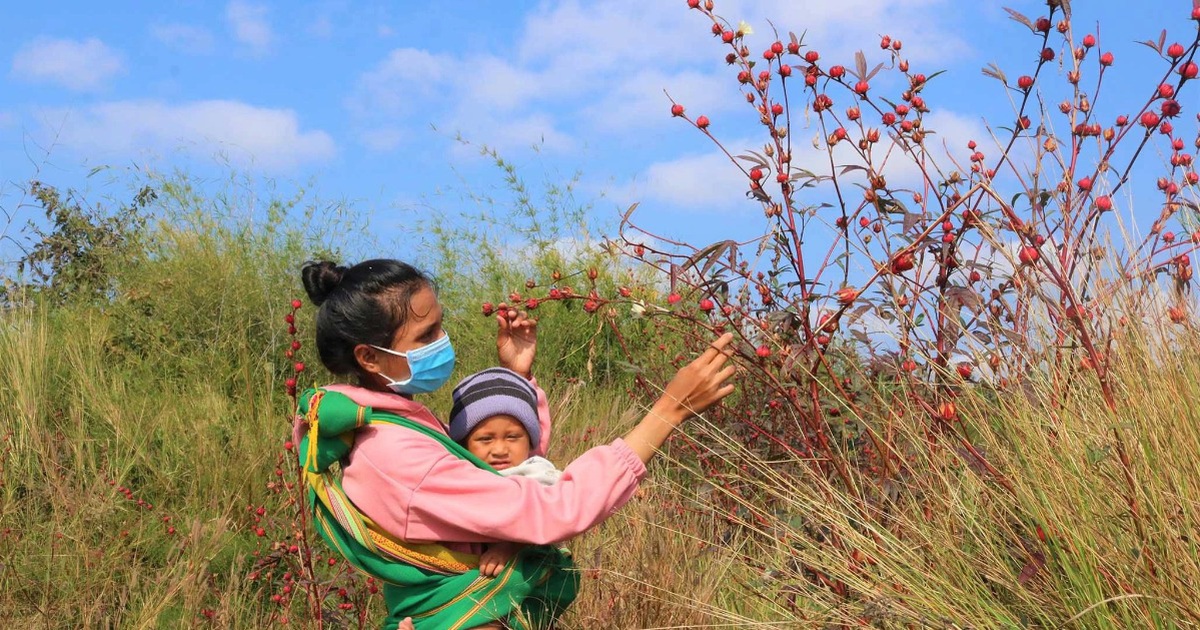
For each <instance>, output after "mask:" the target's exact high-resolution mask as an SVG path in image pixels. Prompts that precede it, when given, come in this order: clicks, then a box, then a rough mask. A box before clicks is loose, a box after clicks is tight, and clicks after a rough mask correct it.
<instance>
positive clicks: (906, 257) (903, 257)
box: [891, 252, 917, 273]
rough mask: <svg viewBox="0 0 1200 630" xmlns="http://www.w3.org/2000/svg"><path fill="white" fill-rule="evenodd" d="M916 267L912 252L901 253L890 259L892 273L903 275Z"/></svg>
mask: <svg viewBox="0 0 1200 630" xmlns="http://www.w3.org/2000/svg"><path fill="white" fill-rule="evenodd" d="M916 265H917V260H916V258H915V257H914V256H913V254H912V252H903V253H901V254H900V255H898V256H896V257H894V258H892V266H891V270H892V273H903V272H905V271H908V270H909V269H912V268H913V267H915V266H916Z"/></svg>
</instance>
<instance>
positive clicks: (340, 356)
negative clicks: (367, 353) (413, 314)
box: [300, 259, 437, 376]
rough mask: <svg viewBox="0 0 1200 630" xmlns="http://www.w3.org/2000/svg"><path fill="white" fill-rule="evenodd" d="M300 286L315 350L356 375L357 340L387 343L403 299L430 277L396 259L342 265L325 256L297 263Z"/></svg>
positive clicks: (403, 313) (401, 316) (332, 366)
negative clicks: (313, 319) (312, 323)
mask: <svg viewBox="0 0 1200 630" xmlns="http://www.w3.org/2000/svg"><path fill="white" fill-rule="evenodd" d="M300 278H301V280H302V281H303V282H304V291H305V292H307V293H308V297H309V300H311V301H312V303H313V304H314V305H315V306H318V307H320V308H319V309H318V310H317V334H316V337H317V339H316V341H317V352H318V353H319V354H320V356H321V363H323V364H324V365H325V367H326V368H328V369H329V371H330V372H332V373H334V374H338V375H350V374H358V375H360V376H361V375H362V369H361V366H359V364H358V360H357V359H356V358H355V356H354V348H355V346H357V345H359V344H364V343H365V344H370V345H376V346H383V347H385V348H386V347H388V346H390V345H391V344H392V336H393V335H394V334H395V332H396V330H398V329H399V328H400V327H401V326H403V325H404V323H405V321H407V320H408V313H409V310H410V309H409V301H410V300H411V299H412V296H413V294H414V293H416V292H417V291H419V290H420V289H422V288H424V287H429V288H431V289H433V290H435V291H436V290H437V285H436V284H435V283H434V281H433V278H432V277H430V276H429V275H428V274H426V273H425V272H423V271H421V270H419V269H417V268H416V267H413V266H412V265H410V264H408V263H405V262H401V261H399V260H390V259H375V260H366V261H363V262H360V263H358V264H357V265H354V266H353V267H344V266H341V265H338V264H337V263H334V262H330V261H327V260H323V261H309V262H306V263H304V266H303V267H301V268H300Z"/></svg>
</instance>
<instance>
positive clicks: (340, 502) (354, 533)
mask: <svg viewBox="0 0 1200 630" xmlns="http://www.w3.org/2000/svg"><path fill="white" fill-rule="evenodd" d="M324 394H325V392H324V391H321V390H318V391H317V392H316V393H315V394H314V396H313V397H312V399H311V402H310V403H309V404H310V406H309V410H308V413H307V414H306V416H305V420H306V421H307V422H308V444H309V449H308V453H307V455H306V458H305V466H304V477H305V480H306V481H307V482H308V487H309V489H310V490H311V491H312V496H313V497H315V498H316V500H318V501H320V502H321V504H322V505H324V506H325V511H322V510H318V509H315V508H316V506H315V505H313V506H312V507H313V508H314V509H313V514H314V517H315V518H316V519H317V520H318V521H320V522H319V525H320V526H322V527H325V528H328V527H331V526H334V523H330V522H327V516H326V513H327V514H329V515H332V516H333V519H334V520H335V521H336V524H337V526H340V528H341V530H342V531H344V532H345V533H346V534H348V535H349V536H350V537H351V538H353V539H354V541H355V542H357V543H358V544H360V545H362V546H363V548H365V549H367V550H369V551H371V552H372V553H375V554H377V555H380V556H384V557H388V558H392V559H394V560H398V561H400V562H404V563H407V564H410V565H413V566H416V567H418V568H422V569H426V570H428V571H433V572H435V573H441V574H444V575H453V574H457V573H465V572H467V571H470V570H471V569H475V568H478V567H479V556H477V555H474V554H468V553H459V552H456V551H451V550H450V549H447V548H446V547H444V546H442V545H439V544H436V543H410V542H405V541H402V540H400V539H398V538H396V537H394V536H392V535H391V534H388V533H387V532H386V531H384V530H383V528H381V527H379V525H378V524H376V523H375V522H374V521H372V520H371V519H370V517H368V516H367V515H366V514H363V513H362V512H360V511H359V510H358V508H357V507H356V506H355V505H354V503H353V502H352V501H350V498H349V497H347V496H346V493H345V491H343V490H342V484H341V482H340V481H339V480H338V478H337V476H336V475H335V474H333V473H332V472H329V471H325V472H317V471H318V469H319V466H318V465H317V460H316V451H317V449H316V444H317V443H318V440H320V439H322V438H321V436H320V427H319V424H320V414H319V413H318V409H319V407H320V403H321V399H322V398H323V397H324ZM381 415H383V414H381ZM386 415H387V416H388V418H387V421H389V422H392V423H396V424H408V422H407V421H404V419H403V418H399V417H397V416H392V415H391V414H386ZM362 420H363V418H362V411H361V408H360V411H359V418H358V420H357V422H356V425H358V426H362V424H363V422H362ZM326 439H336V438H326Z"/></svg>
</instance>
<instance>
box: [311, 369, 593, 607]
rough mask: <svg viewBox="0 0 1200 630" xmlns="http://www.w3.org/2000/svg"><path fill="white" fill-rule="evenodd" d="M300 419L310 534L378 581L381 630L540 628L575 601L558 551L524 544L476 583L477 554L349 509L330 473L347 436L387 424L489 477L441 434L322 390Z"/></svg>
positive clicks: (565, 557)
mask: <svg viewBox="0 0 1200 630" xmlns="http://www.w3.org/2000/svg"><path fill="white" fill-rule="evenodd" d="M300 413H301V414H303V415H304V417H305V419H306V420H307V422H308V433H307V435H305V436H304V437H302V438H301V440H300V448H299V449H298V456H299V460H300V466H301V467H302V468H303V470H304V477H305V481H306V482H307V484H308V493H307V494H308V509H309V511H310V513H311V514H312V516H313V523H314V526H315V527H316V529H317V531H318V532H319V533H320V534H321V537H322V538H324V539H325V541H326V542H327V543H329V545H330V546H332V547H333V548H334V549H336V550H337V551H338V553H340V554H341V555H342V556H344V557H345V558H346V559H347V560H348V561H349V562H350V563H351V564H352V565H354V566H355V567H356V568H358V569H359V570H360V571H363V572H364V573H366V574H367V575H371V576H373V577H375V579H377V580H379V581H381V582H382V583H383V595H384V602H385V603H386V605H387V610H388V616H387V620H386V621H385V622H384V628H395V627H396V625H397V624H398V623H400V621H401V620H403V619H404V618H405V617H412V619H413V624H414V625H415V626H416V628H417V630H459V629H466V628H474V627H475V626H480V625H484V624H487V623H489V622H494V621H496V620H503V621H504V622H505V623H506V624H508V626H509V627H511V628H514V629H517V630H533V629H535V628H545V627H548V626H549V625H550V624H551V623H553V621H554V620H555V619H556V618H557V617H558V615H559V614H560V613H562V611H563V610H565V609H566V607H567V606H568V605H570V603H571V602H572V601H574V599H575V595H576V593H577V592H578V589H579V573H578V572H577V571H575V567H574V564H573V563H572V562H571V558H570V556H569V554H567V553H566V552H565V551H563V550H560V549H557V548H555V547H552V546H530V547H527V548H526V549H525V550H523V551H522V552H521V553H519V554H517V555H516V556H515V557H514V558H513V559H512V561H510V562H509V563H508V565H506V566H505V567H504V569H503V570H502V571H501V572H500V575H498V576H496V577H494V578H486V577H481V576H480V575H479V556H477V555H472V554H465V553H459V552H455V551H451V550H450V549H447V548H446V547H444V546H442V545H439V544H412V543H408V542H404V541H402V540H399V539H397V538H395V537H394V536H392V535H390V534H388V533H387V532H385V531H383V530H382V529H381V528H380V527H379V526H378V525H376V524H375V523H374V522H372V521H371V519H370V518H368V517H367V516H366V515H364V514H363V513H361V512H359V511H358V509H357V508H356V507H355V506H354V504H353V503H351V502H350V500H349V499H348V498H347V497H346V494H345V492H343V491H342V484H341V476H340V474H336V473H335V471H334V470H332V468H333V465H334V464H335V463H337V462H340V461H341V460H342V458H344V457H345V456H346V455H348V454H349V453H350V448H351V446H353V444H354V436H355V430H356V429H358V428H360V427H363V426H365V425H367V424H371V423H379V422H386V423H389V424H395V425H399V426H402V427H405V428H408V429H411V430H413V431H417V432H419V433H422V434H423V435H426V436H428V437H429V438H430V439H433V440H436V441H437V442H438V443H439V444H441V445H442V446H444V447H445V448H446V450H447V451H449V452H450V453H452V454H453V455H455V456H456V457H458V458H460V459H465V460H467V461H469V462H471V463H473V464H475V465H476V466H477V467H479V468H482V469H484V470H488V471H491V472H493V473H495V472H496V471H495V470H494V469H493V468H492V467H491V466H488V465H487V464H486V463H484V462H483V461H482V460H480V459H479V458H478V457H475V456H474V455H472V454H471V453H470V452H469V451H467V450H466V449H465V448H463V447H462V446H460V445H459V444H457V443H455V442H454V441H453V440H451V439H450V438H449V437H448V436H446V435H445V434H443V433H440V432H438V431H435V430H433V429H430V428H429V427H426V426H423V425H421V424H419V423H417V422H414V421H412V420H409V419H408V418H404V417H401V416H398V415H396V414H392V413H387V412H382V411H375V410H373V409H371V408H370V407H365V406H362V405H359V404H358V403H356V402H354V401H353V400H351V399H350V398H349V397H348V396H346V395H345V394H341V393H339V392H334V391H329V390H325V389H310V390H308V391H306V392H304V393H303V394H302V395H301V397H300ZM397 456H403V454H402V453H398V454H397ZM496 474H499V473H496Z"/></svg>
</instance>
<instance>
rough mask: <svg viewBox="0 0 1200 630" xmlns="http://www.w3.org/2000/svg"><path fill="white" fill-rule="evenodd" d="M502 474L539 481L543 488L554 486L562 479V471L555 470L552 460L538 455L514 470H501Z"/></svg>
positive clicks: (514, 467) (513, 468)
mask: <svg viewBox="0 0 1200 630" xmlns="http://www.w3.org/2000/svg"><path fill="white" fill-rule="evenodd" d="M500 474H501V475H503V476H505V477H514V476H516V477H528V478H530V479H535V480H537V482H538V483H540V484H542V485H543V486H553V485H554V484H556V483H558V480H559V478H561V477H562V471H561V470H559V469H557V468H555V467H554V464H553V463H551V462H550V460H548V459H546V458H545V457H538V456H537V455H534V456H533V457H530V458H529V459H527V460H525V461H523V462H521V463H520V464H517V465H516V466H513V467H512V468H505V469H504V470H501V471H500Z"/></svg>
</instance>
